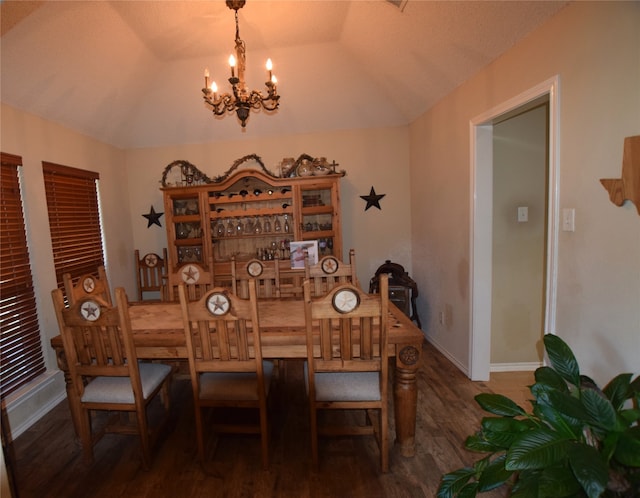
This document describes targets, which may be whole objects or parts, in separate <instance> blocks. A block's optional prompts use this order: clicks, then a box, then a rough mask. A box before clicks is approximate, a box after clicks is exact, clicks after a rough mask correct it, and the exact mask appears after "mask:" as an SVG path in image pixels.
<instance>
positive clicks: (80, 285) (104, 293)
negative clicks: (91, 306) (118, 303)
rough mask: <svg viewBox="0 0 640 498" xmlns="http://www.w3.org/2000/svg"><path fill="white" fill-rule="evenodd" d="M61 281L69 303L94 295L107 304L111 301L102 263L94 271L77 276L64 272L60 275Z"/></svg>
mask: <svg viewBox="0 0 640 498" xmlns="http://www.w3.org/2000/svg"><path fill="white" fill-rule="evenodd" d="M62 282H63V283H64V293H65V295H66V297H67V302H68V303H69V304H73V303H76V302H78V300H79V299H82V298H85V297H96V296H98V297H100V298H101V299H103V300H104V301H105V302H106V303H107V304H112V303H113V301H112V300H111V290H110V287H109V280H108V279H107V272H106V271H105V269H104V266H102V265H101V266H98V268H96V271H95V272H92V273H86V274H84V275H80V277H78V278H73V277H72V276H71V273H65V274H63V275H62Z"/></svg>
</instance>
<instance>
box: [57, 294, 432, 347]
mask: <svg viewBox="0 0 640 498" xmlns="http://www.w3.org/2000/svg"><path fill="white" fill-rule="evenodd" d="M258 314H259V317H260V325H261V327H262V348H263V356H264V357H265V358H306V354H307V352H306V334H305V318H304V302H303V301H302V299H264V300H259V301H258ZM129 315H130V317H131V327H132V329H133V334H134V342H135V344H136V350H137V353H138V357H139V358H186V346H185V339H184V327H183V323H182V313H181V311H180V303H175V302H149V303H146V302H144V301H142V302H135V303H131V305H130V307H129ZM388 325H389V328H388V334H389V354H390V355H394V354H395V352H396V346H397V345H404V344H414V345H417V344H422V341H423V340H424V335H423V333H422V331H421V330H420V329H419V328H418V327H416V325H415V324H414V323H413V322H412V321H411V320H410V319H409V317H407V316H406V315H405V314H404V313H402V312H401V311H400V310H399V309H398V308H397V307H396V306H395V305H394V304H393V303H391V302H389V322H388ZM51 345H52V346H53V347H54V348H55V347H60V348H61V347H62V338H61V337H60V336H56V337H54V338H53V339H51Z"/></svg>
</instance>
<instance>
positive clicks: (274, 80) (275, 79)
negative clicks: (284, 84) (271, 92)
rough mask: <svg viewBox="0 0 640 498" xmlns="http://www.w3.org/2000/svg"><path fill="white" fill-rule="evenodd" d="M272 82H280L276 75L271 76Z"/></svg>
mask: <svg viewBox="0 0 640 498" xmlns="http://www.w3.org/2000/svg"><path fill="white" fill-rule="evenodd" d="M271 83H273V84H274V85H275V84H276V83H278V79H277V78H276V77H275V76H271Z"/></svg>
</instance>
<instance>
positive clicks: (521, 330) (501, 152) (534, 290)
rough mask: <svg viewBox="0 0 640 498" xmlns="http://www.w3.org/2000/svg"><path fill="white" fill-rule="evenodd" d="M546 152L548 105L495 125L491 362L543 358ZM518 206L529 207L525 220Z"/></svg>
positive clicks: (513, 364)
mask: <svg viewBox="0 0 640 498" xmlns="http://www.w3.org/2000/svg"><path fill="white" fill-rule="evenodd" d="M547 157H548V155H547V107H546V106H541V107H538V108H536V109H533V110H530V111H528V112H526V113H524V114H520V115H518V116H515V117H513V118H511V119H508V120H506V121H503V122H501V123H499V124H497V125H495V126H494V128H493V244H492V252H493V254H492V259H493V263H492V266H493V271H492V290H491V293H492V303H491V304H492V306H491V365H492V368H502V369H505V370H507V369H509V368H512V369H513V368H524V367H526V365H517V364H523V363H524V364H529V365H531V364H539V363H540V360H541V359H542V357H541V352H540V351H539V350H538V344H539V342H540V339H541V338H542V334H543V331H544V294H543V291H544V282H545V279H544V275H545V266H544V254H545V215H546V206H545V202H546V196H545V178H546V169H547ZM518 207H526V208H527V210H528V215H527V217H528V219H527V221H526V222H522V221H519V220H518Z"/></svg>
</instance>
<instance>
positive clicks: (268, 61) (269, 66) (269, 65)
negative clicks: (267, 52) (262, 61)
mask: <svg viewBox="0 0 640 498" xmlns="http://www.w3.org/2000/svg"><path fill="white" fill-rule="evenodd" d="M272 69H273V63H272V62H271V59H267V71H269V79H271V78H272V75H271V70H272Z"/></svg>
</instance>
